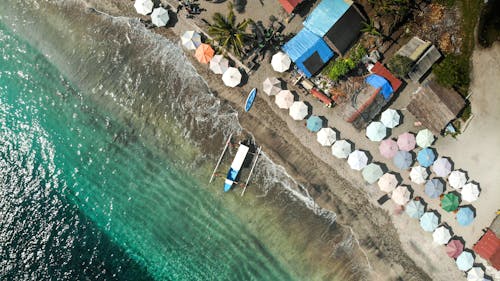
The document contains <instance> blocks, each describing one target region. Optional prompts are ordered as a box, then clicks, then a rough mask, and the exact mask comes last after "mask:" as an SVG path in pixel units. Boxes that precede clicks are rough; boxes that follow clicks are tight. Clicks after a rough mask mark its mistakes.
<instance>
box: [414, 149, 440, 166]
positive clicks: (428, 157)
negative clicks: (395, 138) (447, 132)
mask: <svg viewBox="0 0 500 281" xmlns="http://www.w3.org/2000/svg"><path fill="white" fill-rule="evenodd" d="M434 160H436V154H434V151H433V150H432V149H430V148H428V147H427V148H424V149H422V150H420V151H419V152H418V154H417V161H418V163H419V164H420V165H421V166H422V167H426V168H427V167H430V166H431V165H432V163H434Z"/></svg>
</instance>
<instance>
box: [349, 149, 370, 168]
mask: <svg viewBox="0 0 500 281" xmlns="http://www.w3.org/2000/svg"><path fill="white" fill-rule="evenodd" d="M347 163H348V164H349V166H350V167H351V169H353V170H357V171H361V170H362V169H363V168H364V167H366V165H367V164H368V155H366V152H364V151H361V150H357V149H356V150H354V151H353V152H351V154H349V156H348V158H347Z"/></svg>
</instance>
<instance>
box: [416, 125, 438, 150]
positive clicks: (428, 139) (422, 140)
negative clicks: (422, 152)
mask: <svg viewBox="0 0 500 281" xmlns="http://www.w3.org/2000/svg"><path fill="white" fill-rule="evenodd" d="M415 140H416V141H417V145H418V146H420V147H421V148H426V147H429V146H431V145H432V143H433V142H434V134H432V132H431V131H430V130H429V129H423V130H420V131H419V132H418V134H417V137H416V138H415Z"/></svg>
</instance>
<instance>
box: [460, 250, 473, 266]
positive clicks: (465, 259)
mask: <svg viewBox="0 0 500 281" xmlns="http://www.w3.org/2000/svg"><path fill="white" fill-rule="evenodd" d="M456 264H457V267H458V269H460V270H462V271H467V270H469V269H471V268H472V266H473V265H474V256H473V255H472V253H471V252H469V251H468V250H465V251H463V252H462V253H461V254H460V255H459V256H458V257H457V260H456Z"/></svg>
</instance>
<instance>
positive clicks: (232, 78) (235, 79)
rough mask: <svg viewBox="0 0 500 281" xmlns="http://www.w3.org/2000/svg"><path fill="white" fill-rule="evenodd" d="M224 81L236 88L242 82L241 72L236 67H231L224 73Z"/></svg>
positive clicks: (225, 83)
mask: <svg viewBox="0 0 500 281" xmlns="http://www.w3.org/2000/svg"><path fill="white" fill-rule="evenodd" d="M222 81H223V82H224V85H226V86H228V87H231V88H234V87H236V86H238V85H239V84H240V83H241V73H240V71H239V70H238V69H237V68H236V67H229V68H228V69H227V70H226V71H225V72H224V74H222Z"/></svg>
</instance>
